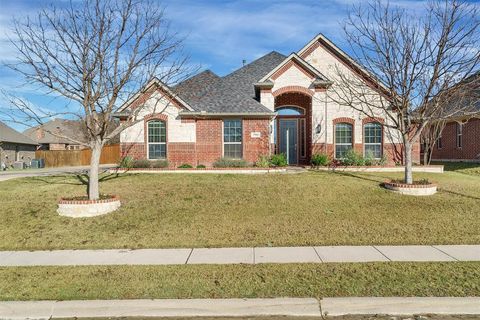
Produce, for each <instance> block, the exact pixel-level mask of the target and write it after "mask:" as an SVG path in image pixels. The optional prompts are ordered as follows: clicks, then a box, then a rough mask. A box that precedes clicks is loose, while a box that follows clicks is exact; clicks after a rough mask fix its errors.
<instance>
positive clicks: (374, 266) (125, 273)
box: [0, 262, 480, 300]
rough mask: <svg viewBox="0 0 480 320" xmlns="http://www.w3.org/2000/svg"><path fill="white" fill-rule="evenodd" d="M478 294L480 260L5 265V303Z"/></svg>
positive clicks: (1, 272) (1, 295) (0, 277)
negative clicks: (444, 261) (434, 261)
mask: <svg viewBox="0 0 480 320" xmlns="http://www.w3.org/2000/svg"><path fill="white" fill-rule="evenodd" d="M478 295H480V263H479V262H448V263H403V262H402V263H400V262H399V263H397V262H391V263H361V264H360V263H343V264H339V263H329V264H282V265H275V264H265V265H182V266H82V267H7V268H0V299H1V300H86V299H146V298H179V299H180V298H181V299H188V298H267V297H317V298H320V297H348V296H379V297H381V296H438V297H442V296H452V297H463V296H478Z"/></svg>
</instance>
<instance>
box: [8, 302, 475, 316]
mask: <svg viewBox="0 0 480 320" xmlns="http://www.w3.org/2000/svg"><path fill="white" fill-rule="evenodd" d="M320 310H321V311H320ZM377 314H385V315H392V316H396V315H405V316H410V315H421V314H437V315H480V297H351V298H348V297H345V298H323V299H321V301H320V302H319V301H318V300H317V299H314V298H271V299H136V300H73V301H3V302H0V319H51V318H73V317H76V318H86V317H89V318H95V317H102V318H111V317H239V316H243V317H255V316H310V317H312V316H313V317H321V316H322V315H324V316H325V315H328V316H344V315H377Z"/></svg>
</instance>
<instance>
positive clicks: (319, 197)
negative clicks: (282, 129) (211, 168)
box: [0, 168, 480, 250]
mask: <svg viewBox="0 0 480 320" xmlns="http://www.w3.org/2000/svg"><path fill="white" fill-rule="evenodd" d="M479 171H480V170H478V168H469V169H465V170H463V169H462V170H460V171H458V170H457V171H450V172H446V173H444V174H415V177H416V178H429V179H430V180H432V181H434V182H438V184H439V187H440V191H439V193H438V194H436V195H434V196H430V197H411V196H402V195H398V194H394V193H391V192H389V191H387V190H384V189H383V188H381V187H380V183H381V182H382V181H384V180H385V179H387V178H399V177H401V174H391V173H390V174H377V173H369V174H366V173H365V174H360V173H331V172H307V173H303V174H270V175H213V174H208V175H206V174H205V175H195V174H181V175H180V174H161V175H155V174H126V175H121V176H119V177H115V176H109V177H106V178H105V179H104V181H103V182H102V183H101V190H102V192H104V193H114V194H118V195H119V196H120V198H121V199H122V203H123V206H122V208H121V209H120V210H118V211H117V212H115V213H112V214H109V215H106V216H102V217H96V218H86V219H71V218H65V217H60V216H59V215H58V214H57V213H56V212H55V210H56V202H57V199H58V198H59V197H61V196H72V195H81V194H82V193H84V192H85V187H84V185H82V183H81V182H79V180H78V179H76V178H75V177H72V176H58V177H37V178H23V179H16V180H9V181H4V182H0V208H1V210H0V221H1V228H0V239H1V240H2V241H1V242H0V250H7V249H13V250H23V249H60V248H161V247H225V246H266V245H273V246H283V245H340V244H343V245H359V244H478V243H480V232H479V230H480V209H479V208H480V172H479Z"/></svg>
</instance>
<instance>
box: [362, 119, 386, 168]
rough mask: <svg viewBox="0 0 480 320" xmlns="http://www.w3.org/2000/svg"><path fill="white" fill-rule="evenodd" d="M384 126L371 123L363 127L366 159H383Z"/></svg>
mask: <svg viewBox="0 0 480 320" xmlns="http://www.w3.org/2000/svg"><path fill="white" fill-rule="evenodd" d="M382 136H383V135H382V125H381V124H380V123H378V122H369V123H367V124H365V125H364V126H363V147H364V155H365V157H372V158H375V159H380V158H381V157H382Z"/></svg>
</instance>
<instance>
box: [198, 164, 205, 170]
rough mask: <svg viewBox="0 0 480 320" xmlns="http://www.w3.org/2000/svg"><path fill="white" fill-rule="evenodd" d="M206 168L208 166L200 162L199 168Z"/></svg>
mask: <svg viewBox="0 0 480 320" xmlns="http://www.w3.org/2000/svg"><path fill="white" fill-rule="evenodd" d="M205 168H206V166H205V165H204V164H199V165H198V166H197V169H205Z"/></svg>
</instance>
